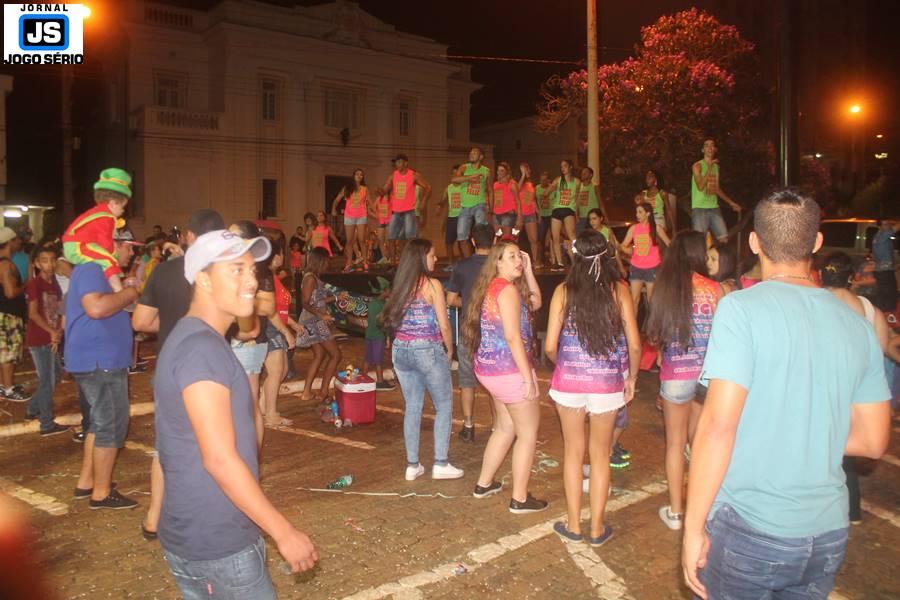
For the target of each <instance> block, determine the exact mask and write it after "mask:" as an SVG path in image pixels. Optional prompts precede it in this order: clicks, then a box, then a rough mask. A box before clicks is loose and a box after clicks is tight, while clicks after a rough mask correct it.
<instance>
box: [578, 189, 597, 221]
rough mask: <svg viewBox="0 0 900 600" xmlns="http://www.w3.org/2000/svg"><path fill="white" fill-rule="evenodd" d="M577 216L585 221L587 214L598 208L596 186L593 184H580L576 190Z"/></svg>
mask: <svg viewBox="0 0 900 600" xmlns="http://www.w3.org/2000/svg"><path fill="white" fill-rule="evenodd" d="M577 203H578V216H579V217H581V218H582V219H586V218H587V215H588V213H589V212H590V211H591V209H593V208H600V203H599V202H598V201H597V186H595V185H594V184H593V183H585V182H583V181H582V182H581V189H579V190H578V202H577Z"/></svg>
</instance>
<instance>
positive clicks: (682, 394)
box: [659, 379, 699, 404]
mask: <svg viewBox="0 0 900 600" xmlns="http://www.w3.org/2000/svg"><path fill="white" fill-rule="evenodd" d="M698 385H699V384H698V383H697V380H696V379H670V380H668V381H660V382H659V395H660V396H662V397H663V400H667V401H669V402H671V403H672V404H687V403H688V402H690V401H691V400H693V399H694V396H695V395H696V394H697V387H698Z"/></svg>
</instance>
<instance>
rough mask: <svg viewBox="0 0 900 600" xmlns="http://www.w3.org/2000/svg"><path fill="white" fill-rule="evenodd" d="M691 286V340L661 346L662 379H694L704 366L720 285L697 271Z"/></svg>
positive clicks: (660, 375)
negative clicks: (685, 342)
mask: <svg viewBox="0 0 900 600" xmlns="http://www.w3.org/2000/svg"><path fill="white" fill-rule="evenodd" d="M691 287H692V289H693V295H694V301H693V305H692V307H691V339H690V341H689V342H688V345H687V348H685V347H684V346H683V345H682V344H681V343H679V342H677V341H676V342H674V343H671V344H668V345H667V346H666V347H665V348H664V349H663V357H662V365H661V366H660V369H659V378H660V379H661V380H663V381H671V380H690V379H697V378H698V377H700V371H701V370H702V369H703V359H704V358H706V347H707V346H708V345H709V333H710V331H711V330H712V322H713V314H714V313H715V311H716V305H717V304H718V303H719V298H721V297H722V288H721V286H720V285H719V284H718V283H716V282H715V281H713V280H712V279H709V278H707V277H704V276H702V275H698V274H697V273H694V274H693V275H692V276H691Z"/></svg>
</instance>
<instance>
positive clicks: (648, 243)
mask: <svg viewBox="0 0 900 600" xmlns="http://www.w3.org/2000/svg"><path fill="white" fill-rule="evenodd" d="M634 213H635V216H636V217H637V221H638V222H637V223H635V224H634V225H632V226H631V227H629V228H628V233H626V234H625V239H624V240H622V245H621V249H622V252H624V253H625V254H630V255H631V268H630V269H629V272H628V274H629V277H628V280H629V282H630V285H631V297H632V299H633V300H634V310H635V311H637V307H638V304H639V303H640V301H641V290H642V289H643V288H644V286H646V287H647V301H648V302H649V301H650V299H651V298H652V297H653V288H654V286H655V285H656V269H657V267H659V265H660V263H661V262H662V254H661V252H660V247H659V242H660V241H662V243H664V244H665V245H667V246H668V245H669V236H668V235H666V230H665V229H663V228H662V227H660V226H659V225H657V224H656V221H654V220H653V207H652V206H650V205H649V204H647V203H646V202H642V203H641V204H638V205H637V208H636V209H635V211H634Z"/></svg>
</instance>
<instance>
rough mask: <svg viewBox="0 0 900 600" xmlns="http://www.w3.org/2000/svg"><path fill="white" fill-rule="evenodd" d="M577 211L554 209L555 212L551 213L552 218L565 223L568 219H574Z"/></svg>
mask: <svg viewBox="0 0 900 600" xmlns="http://www.w3.org/2000/svg"><path fill="white" fill-rule="evenodd" d="M574 216H575V211H574V210H572V209H571V208H554V209H553V212H552V213H550V217H551V218H554V219H556V220H557V221H565V220H566V218H568V217H574Z"/></svg>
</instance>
